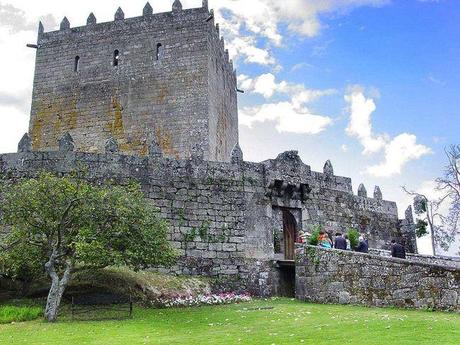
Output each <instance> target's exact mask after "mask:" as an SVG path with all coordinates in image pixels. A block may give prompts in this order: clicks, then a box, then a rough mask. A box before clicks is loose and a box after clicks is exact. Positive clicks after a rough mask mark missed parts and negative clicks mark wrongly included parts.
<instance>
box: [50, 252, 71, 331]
mask: <svg viewBox="0 0 460 345" xmlns="http://www.w3.org/2000/svg"><path fill="white" fill-rule="evenodd" d="M55 264H56V261H55V255H54V254H52V255H51V258H50V260H49V261H48V262H47V263H46V265H45V270H46V272H47V273H48V275H49V276H50V278H51V288H50V291H49V292H48V298H47V300H46V308H45V318H46V320H47V321H48V322H55V321H56V320H57V315H58V312H59V305H60V304H61V300H62V296H63V295H64V291H65V288H66V287H67V284H68V283H69V280H70V274H71V272H72V268H73V264H72V262H71V261H69V262H67V264H66V268H65V271H64V274H63V276H62V278H61V279H59V275H58V274H57V272H56V268H55Z"/></svg>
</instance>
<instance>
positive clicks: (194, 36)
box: [29, 0, 238, 161]
mask: <svg viewBox="0 0 460 345" xmlns="http://www.w3.org/2000/svg"><path fill="white" fill-rule="evenodd" d="M37 46H38V48H37V56H36V66H35V79H34V89H33V99H32V110H31V119H30V126H29V134H30V137H31V138H32V147H33V149H34V150H38V151H45V150H54V149H57V147H58V145H59V144H58V141H59V139H60V138H61V137H62V136H63V135H64V134H65V133H67V132H68V133H70V134H71V136H72V138H73V140H74V142H75V146H76V149H77V150H78V151H84V152H103V151H104V149H105V145H106V142H107V141H108V140H110V143H113V142H114V140H113V139H115V140H116V142H117V143H118V148H119V150H120V152H122V153H127V154H135V155H145V154H146V153H147V152H148V148H149V145H150V144H151V143H152V142H155V144H156V145H158V146H159V147H160V149H161V151H162V153H163V154H164V155H165V156H169V157H175V158H188V157H190V156H191V155H192V154H197V155H201V154H203V156H204V158H205V159H207V160H213V161H229V160H230V155H231V151H232V149H233V148H234V146H235V145H236V144H237V142H238V112H237V96H236V73H235V71H234V70H233V64H232V61H229V57H228V51H226V50H225V48H224V41H223V38H220V36H219V28H218V26H217V27H216V26H214V18H213V12H212V11H211V12H210V11H209V10H208V4H207V1H206V0H204V1H203V6H202V7H201V8H194V9H186V10H183V9H182V5H181V3H180V1H179V0H176V1H175V2H174V4H173V7H172V12H167V13H158V14H153V11H152V7H151V6H150V5H149V4H148V3H147V5H146V6H145V8H144V10H143V15H142V16H140V17H135V18H129V19H125V17H124V13H123V11H122V9H121V8H119V9H118V10H117V12H116V14H115V18H114V21H113V22H108V23H100V24H98V23H97V22H96V17H95V16H94V15H93V14H92V13H91V14H90V15H89V17H88V20H87V25H86V26H83V27H77V28H70V23H69V21H68V20H67V18H64V19H63V21H62V23H61V26H60V30H58V31H53V32H44V30H43V26H42V25H41V23H40V27H39V33H38V43H37Z"/></svg>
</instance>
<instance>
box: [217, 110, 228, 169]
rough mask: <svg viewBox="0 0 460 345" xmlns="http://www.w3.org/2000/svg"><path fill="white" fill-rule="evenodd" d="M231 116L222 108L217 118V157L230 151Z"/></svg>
mask: <svg viewBox="0 0 460 345" xmlns="http://www.w3.org/2000/svg"><path fill="white" fill-rule="evenodd" d="M228 119H229V117H228V116H227V115H226V114H225V113H224V112H223V111H222V110H221V111H219V114H218V118H217V141H218V142H217V143H216V144H217V148H216V153H215V155H216V157H215V158H216V159H217V160H218V159H219V158H221V157H223V156H224V155H226V154H227V153H228V152H229V149H228V141H227V133H228V128H229V127H230V123H229V120H228Z"/></svg>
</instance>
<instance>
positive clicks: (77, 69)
mask: <svg viewBox="0 0 460 345" xmlns="http://www.w3.org/2000/svg"><path fill="white" fill-rule="evenodd" d="M79 70H80V57H79V56H78V55H77V56H75V63H74V65H73V71H74V72H78V71H79Z"/></svg>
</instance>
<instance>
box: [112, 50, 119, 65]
mask: <svg viewBox="0 0 460 345" xmlns="http://www.w3.org/2000/svg"><path fill="white" fill-rule="evenodd" d="M119 61H120V52H119V51H118V49H116V50H115V51H114V52H113V66H114V67H116V66H118V62H119Z"/></svg>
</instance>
